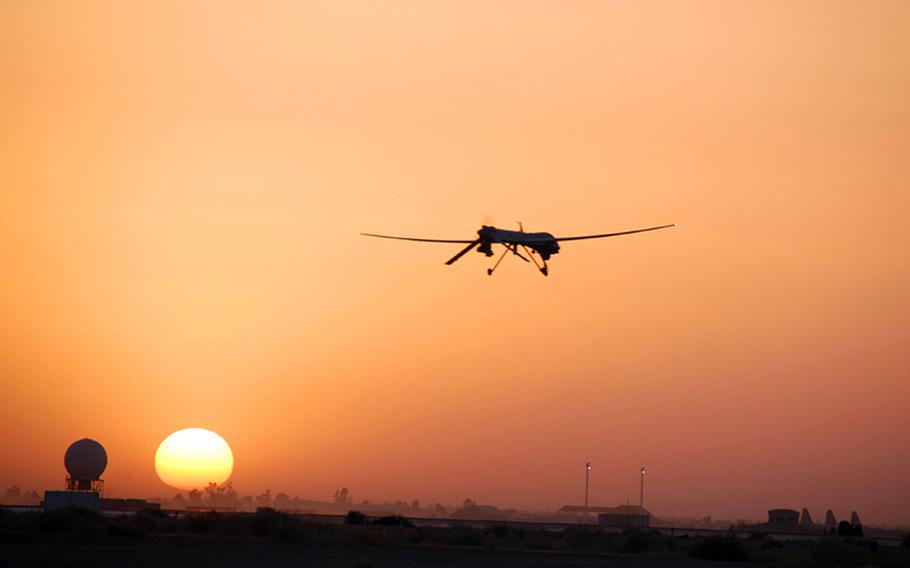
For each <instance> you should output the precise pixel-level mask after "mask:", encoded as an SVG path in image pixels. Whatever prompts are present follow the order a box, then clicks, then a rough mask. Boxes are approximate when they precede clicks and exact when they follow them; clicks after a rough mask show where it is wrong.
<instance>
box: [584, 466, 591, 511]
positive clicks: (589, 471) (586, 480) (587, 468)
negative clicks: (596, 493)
mask: <svg viewBox="0 0 910 568" xmlns="http://www.w3.org/2000/svg"><path fill="white" fill-rule="evenodd" d="M590 476H591V462H588V463H586V464H585V509H587V508H588V481H589V479H588V478H589V477H590ZM585 512H587V511H585Z"/></svg>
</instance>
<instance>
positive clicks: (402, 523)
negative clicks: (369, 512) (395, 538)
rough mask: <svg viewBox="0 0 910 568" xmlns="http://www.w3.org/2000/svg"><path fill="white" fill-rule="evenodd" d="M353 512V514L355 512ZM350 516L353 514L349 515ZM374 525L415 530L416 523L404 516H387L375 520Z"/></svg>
mask: <svg viewBox="0 0 910 568" xmlns="http://www.w3.org/2000/svg"><path fill="white" fill-rule="evenodd" d="M351 512H352V513H353V512H354V511H351ZM350 514H351V513H348V515H350ZM345 522H347V518H345ZM372 524H374V525H381V526H384V527H408V528H414V523H412V522H411V521H409V520H408V519H407V517H405V516H404V515H387V516H385V517H379V518H378V519H376V520H374V521H373V523H372Z"/></svg>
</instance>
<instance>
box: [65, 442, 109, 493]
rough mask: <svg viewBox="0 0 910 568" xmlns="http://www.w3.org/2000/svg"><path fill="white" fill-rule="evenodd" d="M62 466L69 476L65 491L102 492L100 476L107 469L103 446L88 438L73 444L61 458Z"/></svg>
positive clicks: (102, 485)
mask: <svg viewBox="0 0 910 568" xmlns="http://www.w3.org/2000/svg"><path fill="white" fill-rule="evenodd" d="M63 465H64V466H65V467H66V472H67V473H68V474H69V475H68V476H67V478H66V490H67V491H95V492H97V493H98V494H99V495H100V494H101V493H103V492H104V482H103V481H102V480H101V474H102V473H104V469H105V468H106V467H107V452H105V451H104V446H102V445H101V444H99V443H98V442H96V441H95V440H92V439H89V438H83V439H81V440H79V441H77V442H73V443H72V444H71V445H70V447H69V448H67V450H66V455H64V456H63Z"/></svg>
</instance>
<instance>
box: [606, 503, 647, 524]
mask: <svg viewBox="0 0 910 568" xmlns="http://www.w3.org/2000/svg"><path fill="white" fill-rule="evenodd" d="M597 523H598V524H599V525H601V526H605V527H623V528H647V527H649V526H651V513H649V512H648V511H646V510H645V509H644V507H639V506H636V505H620V506H619V507H610V508H608V509H607V510H605V511H603V512H601V513H598V515H597Z"/></svg>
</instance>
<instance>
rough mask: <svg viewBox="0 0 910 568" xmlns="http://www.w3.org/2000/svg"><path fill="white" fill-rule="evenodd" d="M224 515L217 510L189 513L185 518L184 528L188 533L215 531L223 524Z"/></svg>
mask: <svg viewBox="0 0 910 568" xmlns="http://www.w3.org/2000/svg"><path fill="white" fill-rule="evenodd" d="M222 518H223V515H222V514H221V513H216V512H215V511H208V512H205V513H195V514H191V515H187V517H186V519H184V520H183V523H182V524H183V529H184V531H186V532H188V533H193V534H205V533H209V532H214V531H215V529H216V528H217V527H218V525H220V524H221V521H222Z"/></svg>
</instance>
